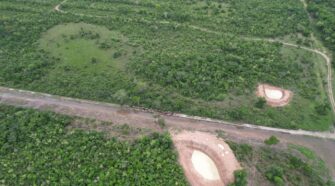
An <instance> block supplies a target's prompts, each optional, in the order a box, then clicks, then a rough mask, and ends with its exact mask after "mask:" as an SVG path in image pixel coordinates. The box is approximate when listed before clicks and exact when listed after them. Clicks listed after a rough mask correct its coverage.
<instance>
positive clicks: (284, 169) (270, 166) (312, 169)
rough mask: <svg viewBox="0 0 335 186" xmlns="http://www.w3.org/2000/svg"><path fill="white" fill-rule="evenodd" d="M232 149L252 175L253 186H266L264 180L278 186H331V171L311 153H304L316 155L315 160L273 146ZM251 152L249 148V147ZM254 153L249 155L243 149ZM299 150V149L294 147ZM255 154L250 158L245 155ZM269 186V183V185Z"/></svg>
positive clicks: (237, 147) (232, 144)
mask: <svg viewBox="0 0 335 186" xmlns="http://www.w3.org/2000/svg"><path fill="white" fill-rule="evenodd" d="M229 146H230V147H231V149H232V150H233V151H234V154H235V155H236V157H237V159H238V160H239V162H240V163H241V165H242V166H243V167H244V169H245V170H246V171H247V172H249V173H250V172H252V174H253V177H252V179H253V183H254V184H255V185H261V184H262V185H263V184H264V180H265V179H266V180H268V181H269V182H272V183H273V184H275V185H301V183H304V184H305V185H306V186H309V185H310V186H317V185H318V186H324V185H327V184H332V181H331V180H332V177H331V176H330V172H329V170H328V169H327V168H326V167H325V166H324V165H320V164H322V163H320V161H319V160H320V159H319V158H318V157H317V156H316V154H315V153H314V152H313V153H312V151H311V150H309V149H306V148H302V147H300V146H297V147H299V148H298V149H299V150H300V149H303V150H302V151H303V152H308V154H311V153H312V154H314V155H315V156H314V155H313V158H315V160H316V161H314V160H313V161H311V159H305V158H304V157H303V156H301V155H304V153H302V154H299V153H297V152H292V151H290V150H288V149H277V148H273V147H271V146H264V147H256V146H255V147H253V148H252V147H251V146H250V145H246V144H237V143H234V142H229ZM248 146H249V147H250V148H249V147H248ZM246 147H247V149H249V150H250V149H251V150H250V151H251V152H249V150H248V151H246V150H241V149H246ZM293 147H294V148H296V146H293ZM246 153H248V154H252V156H251V155H246ZM269 184H270V183H269Z"/></svg>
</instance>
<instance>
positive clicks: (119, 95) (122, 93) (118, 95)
mask: <svg viewBox="0 0 335 186" xmlns="http://www.w3.org/2000/svg"><path fill="white" fill-rule="evenodd" d="M113 98H114V99H116V100H117V101H118V102H119V103H120V104H121V105H124V104H125V103H126V101H127V99H128V93H127V91H126V90H124V89H120V90H118V91H117V92H115V94H114V95H113Z"/></svg>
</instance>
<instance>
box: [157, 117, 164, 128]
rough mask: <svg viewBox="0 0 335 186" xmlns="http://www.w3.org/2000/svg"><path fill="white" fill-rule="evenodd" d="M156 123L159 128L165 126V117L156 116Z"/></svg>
mask: <svg viewBox="0 0 335 186" xmlns="http://www.w3.org/2000/svg"><path fill="white" fill-rule="evenodd" d="M157 123H158V125H159V126H160V127H161V128H165V126H166V124H165V119H164V118H163V117H158V119H157Z"/></svg>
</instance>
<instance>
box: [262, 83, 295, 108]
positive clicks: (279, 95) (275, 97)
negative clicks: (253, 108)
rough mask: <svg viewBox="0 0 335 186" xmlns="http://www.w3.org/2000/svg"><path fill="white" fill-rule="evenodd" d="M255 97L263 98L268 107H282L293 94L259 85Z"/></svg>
mask: <svg viewBox="0 0 335 186" xmlns="http://www.w3.org/2000/svg"><path fill="white" fill-rule="evenodd" d="M256 94H257V96H258V97H263V98H265V100H266V102H267V103H268V105H270V106H273V107H282V106H285V105H287V104H289V102H290V101H291V98H292V96H293V93H292V92H291V91H289V90H285V89H281V88H279V87H274V86H271V85H267V84H260V85H258V87H257V93H256Z"/></svg>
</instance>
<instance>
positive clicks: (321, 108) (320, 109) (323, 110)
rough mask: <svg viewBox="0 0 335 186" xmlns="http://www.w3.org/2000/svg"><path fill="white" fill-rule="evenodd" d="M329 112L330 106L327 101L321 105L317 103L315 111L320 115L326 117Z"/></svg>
mask: <svg viewBox="0 0 335 186" xmlns="http://www.w3.org/2000/svg"><path fill="white" fill-rule="evenodd" d="M329 110H330V105H329V103H328V102H327V101H324V102H323V103H318V104H317V105H316V106H315V111H316V112H317V113H318V114H320V115H326V114H327V113H328V112H329Z"/></svg>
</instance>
